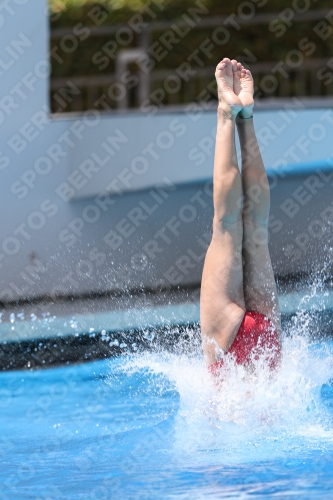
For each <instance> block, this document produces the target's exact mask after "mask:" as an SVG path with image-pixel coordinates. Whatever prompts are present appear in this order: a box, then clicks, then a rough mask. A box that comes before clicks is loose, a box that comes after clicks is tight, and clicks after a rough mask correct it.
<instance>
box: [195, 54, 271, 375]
mask: <svg viewBox="0 0 333 500" xmlns="http://www.w3.org/2000/svg"><path fill="white" fill-rule="evenodd" d="M215 77H216V81H217V88H218V109H217V132H216V146H215V158H214V175H213V186H214V195H213V201H214V218H213V235H212V240H211V243H210V245H209V248H208V250H207V254H206V258H205V264H204V269H203V275H202V284H201V297H200V318H201V336H202V344H203V350H204V354H205V359H206V362H207V364H208V365H209V369H210V371H211V372H212V373H213V374H216V373H217V372H218V371H219V370H220V368H221V367H222V366H223V357H224V356H223V355H222V352H224V353H225V354H226V355H228V354H233V356H234V357H235V361H236V363H239V364H244V365H246V364H249V363H251V361H253V359H256V356H259V354H260V355H261V354H263V353H264V354H267V353H268V356H267V360H268V363H269V365H270V367H271V368H274V367H275V366H276V365H277V364H278V362H279V359H280V356H281V341H280V332H281V323H280V310H279V304H278V295H277V290H276V284H275V280H274V275H273V269H272V265H271V259H270V255H269V250H268V218H269V208H270V189H269V184H268V180H267V175H266V171H265V167H264V164H263V161H262V158H261V154H260V150H259V146H258V142H257V139H256V135H255V131H254V125H253V105H254V100H253V78H252V75H251V72H250V71H249V70H248V69H245V68H244V67H243V66H242V64H241V63H239V62H237V61H236V60H231V61H230V59H228V58H224V59H223V60H222V61H221V62H220V63H219V64H218V65H217V68H216V73H215ZM236 126H237V131H238V135H239V140H240V145H241V154H242V170H241V173H240V171H239V168H238V164H237V156H236V146H235V128H236Z"/></svg>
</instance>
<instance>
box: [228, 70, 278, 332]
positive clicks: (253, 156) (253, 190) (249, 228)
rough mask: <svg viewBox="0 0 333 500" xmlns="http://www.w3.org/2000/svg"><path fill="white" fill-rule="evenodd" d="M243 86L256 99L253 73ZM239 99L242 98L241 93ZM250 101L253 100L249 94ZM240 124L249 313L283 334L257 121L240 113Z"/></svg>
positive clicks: (245, 72) (246, 73) (244, 73)
mask: <svg viewBox="0 0 333 500" xmlns="http://www.w3.org/2000/svg"><path fill="white" fill-rule="evenodd" d="M242 79H243V82H242ZM242 83H243V85H244V86H245V85H246V88H247V92H248V90H249V89H251V92H252V96H253V79H252V76H251V73H250V72H249V71H248V70H244V69H242V67H241V78H240V82H239V85H240V86H242ZM238 95H239V96H240V97H241V93H240V92H239V93H238ZM246 98H247V99H248V98H249V94H247V95H246ZM247 102H248V103H249V101H247ZM252 107H253V105H252ZM249 110H250V111H249ZM243 116H246V113H245V114H243ZM249 116H251V106H248V110H247V117H249ZM236 123H237V130H238V135H239V139H240V145H241V152H242V186H243V196H244V206H243V231H244V236H243V279H244V298H245V305H246V310H248V311H257V312H260V313H261V314H263V315H264V316H266V317H267V318H269V319H270V320H271V321H272V323H273V324H274V326H275V328H276V329H277V330H278V331H280V310H279V304H278V296H277V290H276V284H275V280H274V275H273V269H272V264H271V259H270V255H269V250H268V218H269V209H270V190H269V184H268V180H267V175H266V170H265V167H264V164H263V161H262V157H261V154H260V150H259V145H258V142H257V138H256V134H255V130H254V124H253V118H248V119H244V118H242V113H240V114H239V115H238V117H237V120H236Z"/></svg>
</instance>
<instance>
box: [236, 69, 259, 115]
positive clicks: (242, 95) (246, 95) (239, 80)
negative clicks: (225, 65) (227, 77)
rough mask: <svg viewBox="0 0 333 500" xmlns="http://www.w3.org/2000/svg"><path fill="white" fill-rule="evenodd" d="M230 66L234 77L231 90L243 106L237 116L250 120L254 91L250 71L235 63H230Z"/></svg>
mask: <svg viewBox="0 0 333 500" xmlns="http://www.w3.org/2000/svg"><path fill="white" fill-rule="evenodd" d="M232 65H233V75H234V81H233V90H234V93H235V95H236V96H237V97H238V98H239V100H240V101H241V103H242V106H243V107H242V109H241V111H240V112H239V115H238V116H239V117H240V118H251V116H252V115H253V106H254V99H253V90H254V89H253V78H252V75H251V71H250V70H248V69H245V68H244V66H243V65H242V64H241V63H239V62H237V61H232Z"/></svg>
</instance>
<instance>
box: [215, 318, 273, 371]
mask: <svg viewBox="0 0 333 500" xmlns="http://www.w3.org/2000/svg"><path fill="white" fill-rule="evenodd" d="M265 351H267V354H268V364H269V367H270V368H271V369H274V368H276V366H277V365H278V363H279V361H280V358H281V345H280V340H279V335H278V333H277V332H276V330H274V327H273V325H272V323H271V321H270V320H269V319H268V318H266V317H265V316H264V315H263V314H260V313H258V312H255V311H246V313H245V315H244V318H243V321H242V323H241V325H240V327H239V330H238V332H237V335H236V337H235V340H234V341H233V343H232V345H231V347H230V349H229V351H228V354H233V355H234V356H235V361H236V363H238V364H240V365H246V364H248V363H249V362H250V361H251V359H258V358H259V357H260V355H262V354H263V352H265ZM251 355H252V358H251ZM222 366H223V359H221V360H220V361H217V362H216V363H213V364H212V365H210V366H209V367H208V369H209V371H210V372H211V373H212V374H213V375H217V374H218V371H219V369H220V368H221V367H222Z"/></svg>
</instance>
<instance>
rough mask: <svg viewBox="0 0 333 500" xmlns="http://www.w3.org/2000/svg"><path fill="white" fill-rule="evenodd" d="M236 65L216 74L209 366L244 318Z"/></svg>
mask: <svg viewBox="0 0 333 500" xmlns="http://www.w3.org/2000/svg"><path fill="white" fill-rule="evenodd" d="M233 68H234V65H233V64H232V63H231V61H230V60H229V59H227V58H225V59H223V61H221V62H220V63H219V64H218V66H217V69H216V74H215V76H216V80H217V85H218V95H219V104H218V113H217V132H216V146H215V159H214V176H213V183H214V200H213V201H214V219H213V236H212V241H211V243H210V246H209V248H208V250H207V255H206V259H205V264H204V270H203V276H202V285H201V297H200V318H201V334H202V341H203V349H204V353H205V357H206V361H207V363H208V364H211V363H214V362H215V361H216V349H215V345H216V344H215V343H217V345H218V346H219V348H221V349H223V350H225V351H226V350H228V348H229V347H230V345H231V344H232V342H233V340H234V338H235V336H236V334H237V331H238V328H239V326H240V324H241V322H242V320H243V317H244V313H245V303H244V295H243V266H242V241H243V221H242V179H241V176H240V172H239V169H238V165H237V157H236V148H235V119H236V116H237V114H238V112H239V111H240V109H241V108H242V105H241V102H240V100H239V99H238V98H237V96H236V95H235V94H234V92H233V76H234V75H233Z"/></svg>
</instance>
